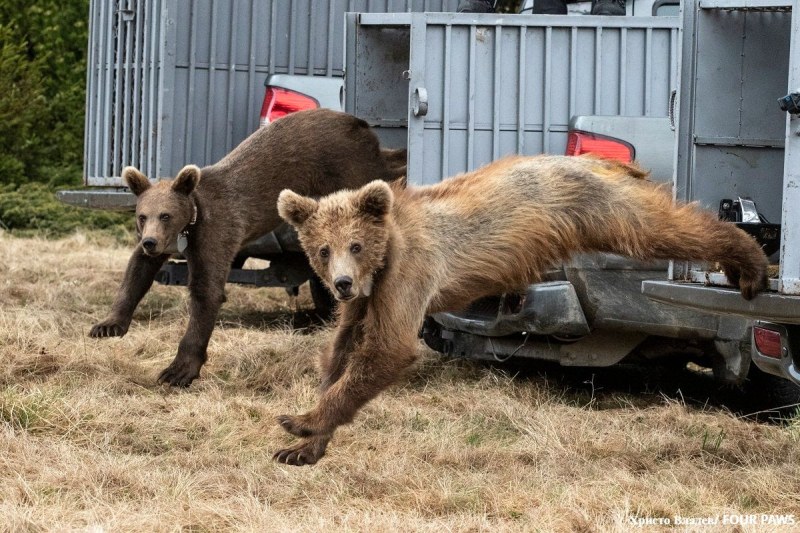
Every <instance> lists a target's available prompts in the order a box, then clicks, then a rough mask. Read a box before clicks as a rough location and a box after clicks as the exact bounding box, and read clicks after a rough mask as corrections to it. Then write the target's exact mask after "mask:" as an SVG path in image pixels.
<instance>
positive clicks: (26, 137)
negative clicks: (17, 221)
mask: <svg viewBox="0 0 800 533" xmlns="http://www.w3.org/2000/svg"><path fill="white" fill-rule="evenodd" d="M88 16H89V1H88V0H71V1H70V2H63V1H62V0H37V1H36V2H30V1H29V0H0V94H1V95H2V97H0V183H3V184H21V183H27V182H32V181H37V182H42V183H48V184H50V185H52V186H59V185H77V184H79V183H80V178H81V166H82V158H83V117H84V98H85V96H84V95H85V79H86V48H87V39H88V31H87V30H88Z"/></svg>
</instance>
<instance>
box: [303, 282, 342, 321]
mask: <svg viewBox="0 0 800 533" xmlns="http://www.w3.org/2000/svg"><path fill="white" fill-rule="evenodd" d="M308 286H309V288H310V289H311V299H312V300H313V301H314V309H315V310H316V313H317V316H319V317H320V318H322V319H326V320H327V319H329V318H331V317H332V316H333V313H334V311H335V310H336V300H335V299H334V298H333V295H332V294H331V292H330V291H329V290H328V287H326V286H325V283H323V282H322V280H321V279H319V278H318V277H317V275H316V274H315V275H313V276H311V278H310V279H309V280H308Z"/></svg>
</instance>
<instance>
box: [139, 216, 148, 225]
mask: <svg viewBox="0 0 800 533" xmlns="http://www.w3.org/2000/svg"><path fill="white" fill-rule="evenodd" d="M145 220H147V217H146V216H144V215H139V224H144V222H145Z"/></svg>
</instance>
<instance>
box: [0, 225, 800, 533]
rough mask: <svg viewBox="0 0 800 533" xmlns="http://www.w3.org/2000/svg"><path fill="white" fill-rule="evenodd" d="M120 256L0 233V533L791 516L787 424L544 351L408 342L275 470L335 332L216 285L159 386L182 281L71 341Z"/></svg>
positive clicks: (111, 248) (504, 526)
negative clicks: (202, 329) (187, 373)
mask: <svg viewBox="0 0 800 533" xmlns="http://www.w3.org/2000/svg"><path fill="white" fill-rule="evenodd" d="M128 254H129V249H128V248H126V247H121V246H119V245H116V244H114V243H113V242H112V241H104V240H102V239H97V238H95V237H92V236H81V235H77V236H73V237H70V238H67V239H63V240H58V241H46V240H39V239H16V238H12V237H10V236H8V235H7V234H3V233H0V257H2V258H3V259H2V261H0V276H1V277H0V516H2V517H3V520H2V524H0V529H1V530H6V531H19V530H32V531H37V530H64V529H91V528H96V530H107V531H121V530H126V531H134V530H136V531H140V530H155V531H172V530H180V529H185V530H197V531H208V530H228V529H239V530H270V531H276V530H277V531H323V530H358V531H409V530H420V531H483V530H485V531H498V530H500V531H502V530H509V531H512V530H528V531H601V530H602V531H614V530H616V531H627V530H629V529H630V528H631V525H630V524H629V523H627V522H626V520H627V518H628V517H629V516H640V517H673V516H674V515H676V514H680V515H682V516H688V517H707V516H722V515H724V514H728V513H733V514H757V515H758V514H761V513H778V514H794V515H795V516H796V517H798V520H800V503H798V501H799V498H798V496H800V442H798V441H799V440H800V424H798V423H797V422H795V423H793V424H788V425H786V426H778V425H767V424H762V423H756V422H753V421H751V420H749V419H746V418H741V417H738V416H736V415H734V414H733V413H731V412H730V411H728V410H727V409H726V408H725V407H720V406H716V405H714V406H704V405H703V404H702V402H695V401H685V400H682V399H681V396H680V395H671V394H664V393H663V392H661V391H659V390H657V389H653V390H641V389H639V390H635V391H632V392H629V391H626V390H621V389H619V388H616V389H613V388H611V389H602V388H601V389H600V390H594V389H592V390H591V391H590V392H589V393H587V389H586V388H585V387H583V388H581V387H579V386H578V387H576V386H575V385H574V384H571V383H569V382H566V383H565V382H564V381H563V380H561V379H559V378H558V377H557V375H558V369H553V368H552V367H548V370H547V375H544V374H543V373H541V372H530V373H525V374H524V375H517V374H516V373H515V372H514V371H508V370H504V369H502V368H493V367H489V366H484V365H479V364H473V363H470V362H463V361H455V360H446V359H443V358H441V357H439V356H438V355H436V354H434V353H432V352H429V351H425V350H424V349H422V348H421V350H423V353H424V357H423V359H422V361H421V363H420V364H419V366H418V367H417V368H416V369H415V370H414V372H413V373H412V374H411V375H410V376H409V378H408V379H407V380H406V381H403V382H402V383H400V384H399V385H398V386H396V387H394V388H392V389H391V390H390V391H389V392H388V393H387V394H385V395H383V396H382V397H380V398H379V399H377V400H376V401H374V402H373V403H372V404H370V405H369V406H368V407H367V408H366V409H365V410H364V412H363V413H362V414H360V415H359V416H358V417H357V419H356V421H355V423H354V424H353V425H351V426H349V427H347V428H344V429H343V430H341V431H340V432H339V433H338V434H337V435H336V437H335V439H334V441H333V442H332V444H331V446H330V448H329V452H328V455H327V457H326V458H324V459H323V460H322V461H321V463H320V464H319V465H317V466H316V467H313V468H308V467H306V468H294V467H287V466H283V465H278V464H276V463H273V462H272V461H271V456H272V453H273V452H274V451H275V450H276V449H277V448H279V447H281V446H283V445H284V444H286V443H289V442H291V440H292V439H291V437H289V436H288V435H286V434H285V433H284V432H283V431H282V430H280V429H279V428H278V426H277V425H276V424H275V423H274V417H275V416H276V415H278V414H282V413H295V412H300V411H303V410H305V409H307V408H309V407H311V406H312V405H313V403H314V401H315V386H316V383H317V378H316V373H315V370H314V359H315V357H316V354H317V353H318V351H319V350H320V349H321V347H322V346H323V345H324V344H325V342H326V341H327V340H328V339H329V338H330V330H329V329H327V328H325V327H323V326H313V325H310V324H309V323H308V322H307V321H304V320H303V319H302V317H303V311H304V310H307V309H308V308H309V307H310V305H311V304H310V299H309V297H308V295H307V293H305V292H304V293H302V294H301V296H300V298H299V299H298V300H297V301H293V300H292V299H291V298H289V297H288V296H287V295H286V293H285V292H284V291H282V290H280V289H250V288H241V287H233V286H229V287H228V302H227V303H226V304H225V306H224V308H223V312H222V314H221V316H220V319H219V321H218V327H217V329H216V330H215V332H214V335H213V337H212V340H211V345H210V348H209V363H208V364H207V365H206V367H205V368H204V370H203V373H202V375H201V379H200V380H198V381H197V382H195V384H193V385H192V387H190V388H189V389H188V390H183V391H177V390H169V389H166V388H161V387H158V386H156V385H155V378H156V376H157V375H158V372H159V371H160V370H161V369H162V368H163V367H164V366H165V365H166V364H167V363H168V362H169V361H170V360H171V358H172V357H173V355H174V352H175V350H176V347H177V343H178V340H179V339H180V336H181V335H182V333H183V329H184V327H185V324H186V320H187V316H186V303H187V294H186V291H185V289H182V288H176V287H162V286H155V287H154V288H153V290H152V291H151V293H150V294H149V295H148V296H147V297H146V298H145V300H144V302H143V303H142V306H140V308H139V310H138V311H137V313H136V315H135V317H134V322H133V324H132V326H131V329H130V331H129V333H128V335H126V336H125V337H123V338H121V339H103V340H94V339H89V338H88V337H87V336H86V335H87V333H88V331H89V328H90V327H91V325H92V324H93V323H94V322H95V321H97V320H99V319H101V318H103V317H104V315H105V313H106V312H107V310H108V307H109V305H110V303H111V301H112V298H113V295H114V292H115V291H116V288H117V284H118V282H119V279H120V278H121V275H122V270H123V268H124V265H125V263H126V261H127V258H128ZM293 324H294V325H298V324H299V325H301V326H302V327H301V328H299V329H297V328H293V327H292V325H293ZM554 374H555V377H554ZM661 529H664V530H665V528H649V529H648V528H646V529H645V530H661ZM732 529H733V528H732V527H731V526H723V525H720V526H719V527H718V528H702V529H701V530H703V531H710V530H720V531H730V530H732ZM681 530H684V528H683V527H678V528H673V529H671V531H681ZM687 530H697V528H694V529H691V528H687ZM739 530H740V531H762V530H763V531H770V530H773V528H772V527H767V526H761V525H755V526H742V527H741V528H739Z"/></svg>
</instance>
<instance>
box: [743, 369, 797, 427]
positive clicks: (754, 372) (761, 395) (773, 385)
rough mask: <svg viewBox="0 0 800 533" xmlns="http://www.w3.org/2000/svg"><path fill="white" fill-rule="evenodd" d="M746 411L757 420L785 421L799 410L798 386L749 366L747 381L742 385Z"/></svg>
mask: <svg viewBox="0 0 800 533" xmlns="http://www.w3.org/2000/svg"><path fill="white" fill-rule="evenodd" d="M742 392H743V393H744V395H745V399H746V401H747V406H748V410H752V411H751V412H754V413H755V412H758V417H759V418H764V419H771V420H775V421H780V420H782V419H783V420H785V419H788V418H791V417H793V416H795V415H797V414H798V412H800V411H798V410H800V386H797V385H796V384H794V383H792V382H791V381H789V380H788V379H784V378H780V377H778V376H773V375H772V374H768V373H766V372H764V371H762V370H760V369H759V368H758V367H756V366H755V365H753V364H751V365H750V370H749V372H748V373H747V381H746V382H745V383H744V384H743V385H742Z"/></svg>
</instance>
